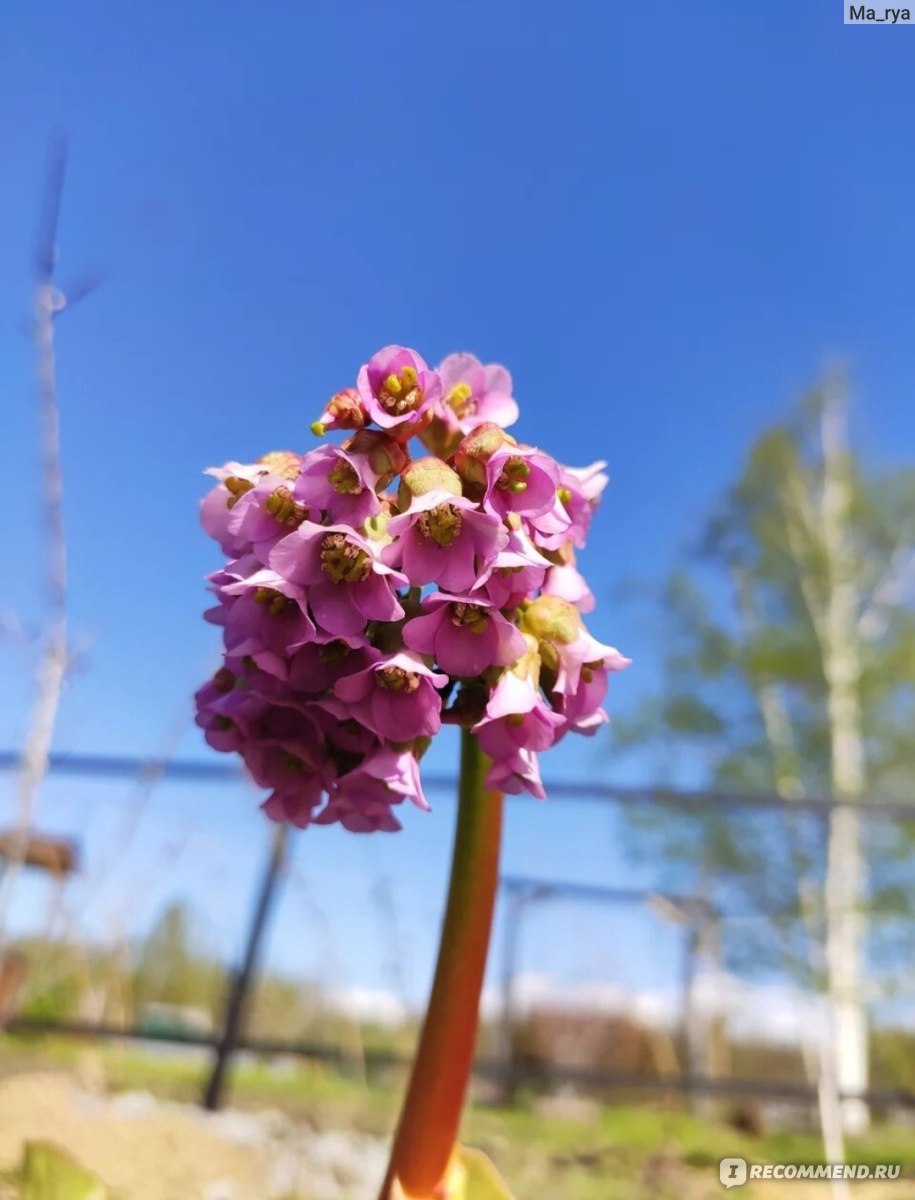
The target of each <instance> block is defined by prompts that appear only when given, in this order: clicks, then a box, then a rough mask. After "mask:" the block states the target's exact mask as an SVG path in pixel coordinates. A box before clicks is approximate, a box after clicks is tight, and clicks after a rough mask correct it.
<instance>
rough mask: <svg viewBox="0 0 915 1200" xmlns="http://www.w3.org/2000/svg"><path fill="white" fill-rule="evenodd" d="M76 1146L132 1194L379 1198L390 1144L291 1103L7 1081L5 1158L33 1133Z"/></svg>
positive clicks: (268, 1199) (137, 1199) (1, 1152)
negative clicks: (327, 1122) (300, 1111)
mask: <svg viewBox="0 0 915 1200" xmlns="http://www.w3.org/2000/svg"><path fill="white" fill-rule="evenodd" d="M35 1138H44V1139H48V1140H50V1141H54V1142H56V1143H57V1144H58V1145H60V1146H63V1147H65V1148H66V1149H67V1150H69V1151H70V1152H71V1153H72V1154H73V1155H74V1156H75V1157H76V1158H77V1159H78V1160H79V1161H80V1162H81V1163H82V1164H83V1165H84V1166H86V1167H88V1168H90V1169H91V1170H92V1171H94V1172H96V1174H98V1175H99V1177H100V1178H101V1179H102V1180H103V1181H104V1182H105V1183H107V1184H108V1185H109V1186H110V1187H111V1188H113V1189H114V1190H116V1191H117V1192H119V1193H121V1194H123V1196H124V1197H126V1198H129V1200H280V1198H281V1197H282V1198H285V1197H296V1198H297V1200H298V1198H299V1197H301V1198H302V1200H374V1197H375V1191H376V1189H377V1186H378V1180H379V1179H381V1178H382V1177H383V1175H384V1168H385V1162H386V1151H385V1146H384V1144H383V1143H382V1142H380V1141H378V1140H377V1139H374V1138H369V1137H365V1136H362V1135H360V1134H356V1133H343V1132H340V1133H337V1132H325V1133H314V1132H311V1131H308V1130H305V1129H302V1128H301V1126H299V1127H296V1126H295V1125H293V1123H292V1122H291V1121H289V1120H288V1118H286V1117H285V1116H283V1114H281V1113H261V1114H258V1115H256V1116H252V1115H249V1114H246V1113H235V1112H226V1113H215V1114H209V1113H202V1112H201V1111H200V1110H199V1109H196V1108H193V1107H191V1106H189V1105H188V1106H185V1105H178V1104H162V1103H160V1102H158V1101H156V1100H155V1099H153V1097H151V1096H149V1095H148V1094H146V1093H144V1092H128V1093H123V1094H121V1095H120V1096H114V1097H101V1096H97V1095H93V1094H91V1093H89V1092H86V1091H84V1090H82V1089H81V1088H80V1087H78V1086H77V1084H76V1083H75V1082H73V1081H72V1080H70V1079H68V1078H67V1077H66V1076H63V1075H59V1074H53V1073H47V1074H44V1073H42V1074H29V1075H17V1076H13V1077H11V1078H8V1079H5V1080H3V1081H2V1082H0V1167H3V1168H7V1169H8V1168H10V1167H13V1166H15V1165H16V1164H17V1163H18V1162H19V1161H20V1159H21V1154H22V1145H23V1143H24V1142H25V1141H26V1140H28V1139H35Z"/></svg>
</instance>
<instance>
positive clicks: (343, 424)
mask: <svg viewBox="0 0 915 1200" xmlns="http://www.w3.org/2000/svg"><path fill="white" fill-rule="evenodd" d="M365 421H366V417H365V409H364V408H363V407H362V401H361V400H360V399H359V393H358V392H357V391H356V389H355V388H344V389H343V391H342V392H337V394H336V395H335V396H331V398H330V400H328V402H327V407H326V408H325V409H324V412H323V413H321V416H320V417H319V418H318V420H317V421H315V422H314V423H313V424H312V426H311V432H312V433H313V434H315V435H316V436H317V437H323V435H324V434H325V433H326V432H327V430H328V429H361V428H362V426H363V425H364V424H365Z"/></svg>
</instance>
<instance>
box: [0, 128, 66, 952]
mask: <svg viewBox="0 0 915 1200" xmlns="http://www.w3.org/2000/svg"><path fill="white" fill-rule="evenodd" d="M66 166H67V143H66V140H65V139H64V138H58V139H56V140H55V141H54V142H53V143H52V146H51V150H50V155H49V160H48V171H47V179H46V183H45V197H44V204H43V213H42V220H41V225H40V227H39V236H38V244H37V248H36V252H35V261H34V271H35V313H34V324H33V337H34V342H35V357H36V372H37V381H38V404H39V413H40V419H41V479H42V489H43V506H44V523H45V538H46V543H45V544H46V548H47V577H46V586H47V598H48V631H47V636H46V638H45V644H44V647H43V649H42V652H41V658H40V662H39V666H38V672H37V680H36V684H37V689H36V697H35V704H34V708H33V710H32V718H31V722H30V725H29V730H28V733H27V736H26V741H25V745H24V747H23V751H22V764H21V769H20V773H19V789H18V791H19V815H18V819H17V824H16V828H15V830H14V834H13V837H14V845H13V846H11V849H10V858H9V863H8V866H7V869H6V871H5V872H4V874H3V877H2V880H0V946H2V943H3V938H4V933H5V927H6V923H7V917H8V912H9V907H10V902H11V899H12V894H13V891H14V888H15V883H16V880H17V879H18V876H19V874H20V872H21V870H22V864H23V859H24V855H25V848H26V846H27V844H28V839H29V833H30V830H31V828H32V825H33V822H34V816H35V808H36V805H37V801H38V793H39V789H40V786H41V782H42V780H43V778H44V776H45V774H46V773H47V769H48V755H49V752H50V748H51V741H52V738H53V735H54V726H55V723H56V720H57V710H58V707H59V705H60V697H61V692H62V691H63V685H64V679H65V677H66V674H67V668H68V661H69V655H68V649H67V543H66V537H65V534H64V516H63V471H62V468H61V457H60V422H59V414H58V405H57V369H56V360H55V346H54V321H55V317H56V315H57V313H58V312H59V311H61V308H62V298H61V296H60V293H59V292H58V290H57V288H56V287H55V285H54V270H55V265H56V262H57V234H58V225H59V220H60V205H61V199H62V196H63V189H64V179H65V176H66Z"/></svg>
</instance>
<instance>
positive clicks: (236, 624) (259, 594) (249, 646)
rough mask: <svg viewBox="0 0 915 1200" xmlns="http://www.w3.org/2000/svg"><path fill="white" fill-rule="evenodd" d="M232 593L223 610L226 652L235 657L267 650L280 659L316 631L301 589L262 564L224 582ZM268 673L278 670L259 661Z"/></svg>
mask: <svg viewBox="0 0 915 1200" xmlns="http://www.w3.org/2000/svg"><path fill="white" fill-rule="evenodd" d="M221 591H222V594H223V595H224V596H228V597H231V598H232V599H230V600H229V602H228V604H227V607H226V614H225V630H226V633H225V642H226V653H227V654H229V655H231V656H232V657H234V658H244V657H245V655H251V656H252V657H256V656H257V655H259V654H262V653H265V652H266V653H267V654H270V655H273V656H276V658H278V659H279V660H280V661H281V662H282V660H283V659H284V658H285V656H286V655H287V654H288V653H290V652H291V651H293V650H296V649H297V648H298V647H299V646H304V645H305V644H306V643H307V642H310V641H311V640H312V638H313V637H314V635H315V626H314V622H313V621H312V620H311V618H310V617H309V615H308V607H307V605H306V603H305V592H304V589H303V588H301V587H298V586H297V585H296V584H294V583H290V582H289V581H288V580H286V579H285V578H284V577H283V576H282V575H278V574H277V572H276V571H271V570H269V569H268V568H266V567H264V568H262V569H261V570H260V571H255V572H254V574H253V575H249V576H248V578H247V579H240V580H238V581H237V582H235V583H228V584H225V585H224V586H223V587H222V589H221ZM259 665H261V666H262V667H263V669H264V670H268V671H270V673H271V674H277V671H276V670H275V669H274V670H270V667H268V666H266V665H264V664H263V663H261V664H259Z"/></svg>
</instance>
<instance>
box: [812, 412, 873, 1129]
mask: <svg viewBox="0 0 915 1200" xmlns="http://www.w3.org/2000/svg"><path fill="white" fill-rule="evenodd" d="M821 429H822V446H823V492H822V505H821V513H822V532H823V544H824V549H825V551H826V564H827V572H828V588H827V591H826V596H825V604H824V611H823V619H822V622H821V623H820V629H819V633H820V640H821V644H822V651H823V670H824V673H825V676H826V684H827V691H828V698H827V704H828V720H829V733H830V748H831V760H832V762H831V771H832V791H833V795H834V797H835V798H836V799H837V800H849V799H860V797H861V794H862V792H863V789H864V737H863V732H862V722H861V698H860V691H859V683H860V674H861V643H860V638H859V631H858V610H859V607H860V599H861V598H860V595H859V589H858V587H857V583H856V569H855V567H856V564H855V559H854V547H853V545H852V544H851V538H850V536H849V524H850V522H849V515H850V511H851V504H852V478H851V471H850V461H849V455H848V445H847V430H846V419H845V411H844V406H843V404H842V401H841V399H840V398H838V397H834V396H827V398H826V400H825V403H824V407H823V414H822V422H821ZM864 890H865V868H864V857H863V853H862V847H861V817H860V813H859V811H857V810H855V809H851V808H838V809H835V810H834V811H833V813H832V817H831V820H830V826H829V844H828V849H827V865H826V886H825V902H826V966H827V974H828V980H829V1000H830V1008H831V1016H832V1028H831V1030H830V1033H831V1036H832V1041H833V1055H834V1061H835V1073H836V1082H837V1084H838V1088H839V1090H840V1091H841V1092H845V1093H863V1092H864V1091H866V1089H867V1084H868V1031H867V1017H866V1011H865V1005H864V997H863V995H862V987H861V983H862V966H863V954H864V942H865V934H866V918H865V914H864V904H863V902H864ZM842 1120H843V1124H844V1126H845V1129H846V1131H847V1132H849V1133H854V1132H859V1131H860V1130H862V1129H864V1128H866V1127H867V1125H868V1122H869V1112H868V1108H867V1104H866V1103H865V1102H864V1101H863V1100H861V1099H855V1098H851V1099H846V1100H845V1101H843V1103H842Z"/></svg>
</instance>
